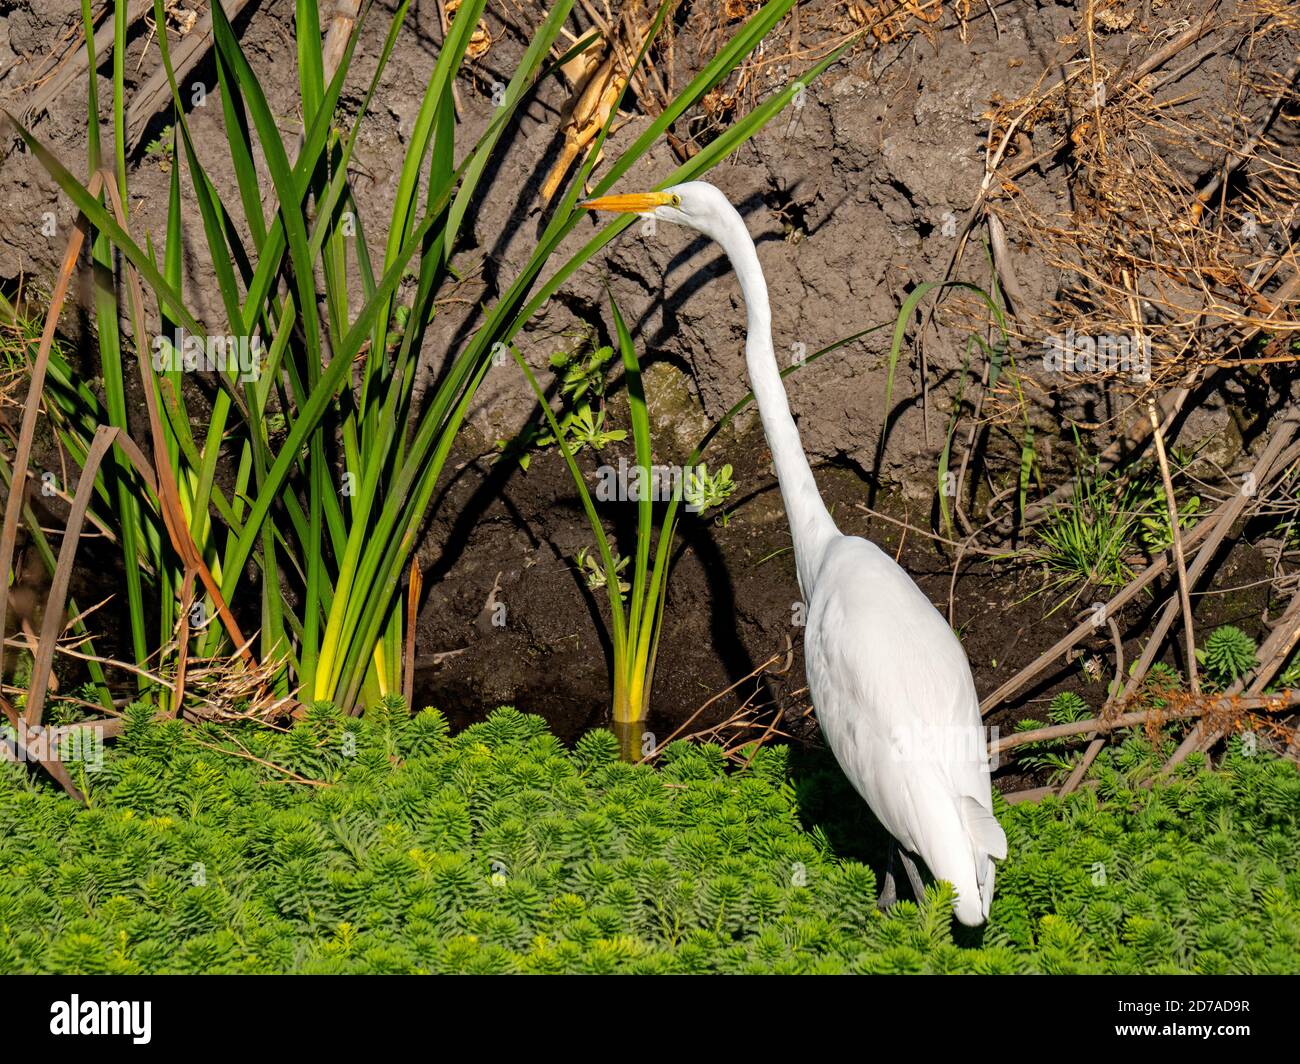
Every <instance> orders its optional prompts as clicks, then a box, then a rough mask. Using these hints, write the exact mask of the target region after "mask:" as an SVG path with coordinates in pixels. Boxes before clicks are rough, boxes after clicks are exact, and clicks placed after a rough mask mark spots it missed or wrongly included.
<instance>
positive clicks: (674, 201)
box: [672, 192, 682, 207]
mask: <svg viewBox="0 0 1300 1064" xmlns="http://www.w3.org/2000/svg"><path fill="white" fill-rule="evenodd" d="M672 204H673V206H674V207H680V206H681V205H682V198H681V196H679V195H677V193H676V192H674V193H673V199H672Z"/></svg>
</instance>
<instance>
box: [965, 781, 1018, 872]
mask: <svg viewBox="0 0 1300 1064" xmlns="http://www.w3.org/2000/svg"><path fill="white" fill-rule="evenodd" d="M961 818H962V821H963V822H964V823H965V824H966V830H967V831H968V832H969V833H970V837H971V841H972V842H973V843H974V844H975V847H976V849H979V850H983V851H984V852H985V853H986V854H988V855H989V856H990V857H992V858H994V859H995V860H998V861H1001V860H1004V859H1005V858H1006V856H1007V834H1006V832H1005V831H1003V830H1002V825H1001V824H999V823H998V818H997V817H995V816H994V815H993V814H992V813H990V812H989V811H988V810H987V809H985V808H984V807H983V806H982V805H980V803H979V802H978V801H976V800H975V799H974V798H972V797H971V796H970V795H969V794H963V795H962V797H961Z"/></svg>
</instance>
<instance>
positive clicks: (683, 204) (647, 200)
mask: <svg viewBox="0 0 1300 1064" xmlns="http://www.w3.org/2000/svg"><path fill="white" fill-rule="evenodd" d="M579 206H580V207H585V208H586V209H587V210H589V211H616V212H618V213H622V214H639V215H641V216H642V217H643V218H658V219H659V220H660V221H664V222H672V223H673V224H675V225H684V226H687V227H688V228H690V229H694V230H695V231H696V232H699V233H703V234H704V235H705V236H708V237H712V238H713V239H714V240H717V239H719V238H720V237H721V235H722V233H723V231H724V230H725V229H726V228H727V226H728V225H729V224H732V225H734V222H735V220H737V219H738V217H739V216H738V215H737V214H736V208H735V207H733V206H732V205H731V203H730V202H729V201H728V200H727V197H726V196H724V195H723V194H722V193H721V192H719V191H718V190H717V189H716V188H714V187H713V186H712V185H710V184H709V183H708V182H707V181H686V182H683V183H682V184H680V185H673V186H672V187H671V188H666V189H664V190H663V191H662V192H633V193H627V194H624V195H620V196H601V197H599V198H598V199H592V200H586V201H585V202H583V203H580V204H579Z"/></svg>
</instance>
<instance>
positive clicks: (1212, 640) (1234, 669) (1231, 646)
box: [1196, 624, 1259, 688]
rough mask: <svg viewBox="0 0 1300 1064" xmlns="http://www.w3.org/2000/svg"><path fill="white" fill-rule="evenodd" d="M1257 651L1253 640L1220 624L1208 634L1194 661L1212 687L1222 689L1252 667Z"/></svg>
mask: <svg viewBox="0 0 1300 1064" xmlns="http://www.w3.org/2000/svg"><path fill="white" fill-rule="evenodd" d="M1258 650H1259V647H1258V645H1257V644H1256V643H1255V640H1253V639H1252V638H1251V637H1250V636H1248V635H1247V634H1246V633H1245V632H1243V631H1242V630H1241V629H1240V628H1237V627H1236V626H1234V625H1231V624H1224V625H1220V626H1219V627H1218V628H1216V629H1215V630H1214V631H1213V632H1211V633H1210V636H1209V638H1208V639H1206V640H1205V645H1204V646H1203V647H1200V648H1198V649H1197V651H1196V661H1197V663H1198V664H1200V665H1201V666H1202V667H1203V668H1204V669H1205V672H1206V674H1207V676H1208V678H1209V680H1210V681H1211V682H1212V683H1213V684H1215V685H1216V686H1218V687H1220V688H1224V687H1227V686H1228V685H1229V684H1231V683H1233V682H1234V681H1235V680H1239V679H1241V678H1242V677H1243V676H1245V675H1246V674H1247V673H1248V672H1250V670H1251V669H1253V668H1254V667H1255V665H1256V664H1257V661H1256V656H1255V655H1256V652H1257V651H1258Z"/></svg>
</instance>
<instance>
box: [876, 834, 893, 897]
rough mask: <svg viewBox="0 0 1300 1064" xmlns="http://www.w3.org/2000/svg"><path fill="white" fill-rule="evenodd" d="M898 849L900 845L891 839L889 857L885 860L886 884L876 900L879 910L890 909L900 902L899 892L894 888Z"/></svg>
mask: <svg viewBox="0 0 1300 1064" xmlns="http://www.w3.org/2000/svg"><path fill="white" fill-rule="evenodd" d="M897 849H898V844H897V843H896V842H894V840H893V839H890V840H889V855H888V856H887V857H886V858H885V883H884V886H883V887H881V889H880V897H878V898H877V899H876V908H877V909H881V910H884V909H888V908H889V907H890V906H891V905H893V904H894V902H896V901H898V890H897V888H896V887H895V886H894V851H895V850H897Z"/></svg>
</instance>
